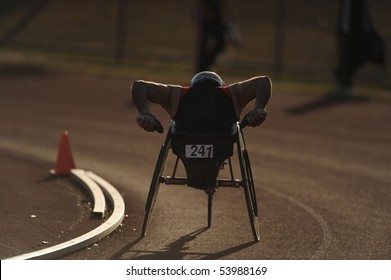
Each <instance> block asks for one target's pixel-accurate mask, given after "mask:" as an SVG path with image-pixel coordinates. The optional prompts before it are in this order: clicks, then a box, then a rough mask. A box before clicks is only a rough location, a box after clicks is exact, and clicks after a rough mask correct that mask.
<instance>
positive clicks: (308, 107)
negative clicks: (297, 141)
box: [286, 94, 370, 115]
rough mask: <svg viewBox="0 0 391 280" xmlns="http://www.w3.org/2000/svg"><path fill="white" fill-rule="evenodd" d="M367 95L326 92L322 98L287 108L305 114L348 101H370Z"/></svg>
mask: <svg viewBox="0 0 391 280" xmlns="http://www.w3.org/2000/svg"><path fill="white" fill-rule="evenodd" d="M369 100H370V98H369V97H367V96H338V95H332V94H325V95H324V96H321V97H320V98H316V99H314V100H310V101H308V102H306V103H304V104H301V105H297V106H293V107H290V108H288V109H287V110H286V112H287V113H289V114H293V115H294V114H304V113H308V112H310V111H314V110H320V109H325V108H328V107H331V106H336V105H341V104H346V103H362V102H367V101H369Z"/></svg>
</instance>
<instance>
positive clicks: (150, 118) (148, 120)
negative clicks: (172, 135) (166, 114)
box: [137, 112, 163, 133]
mask: <svg viewBox="0 0 391 280" xmlns="http://www.w3.org/2000/svg"><path fill="white" fill-rule="evenodd" d="M137 123H138V125H139V126H140V127H142V128H143V129H144V130H145V131H148V132H154V131H157V132H159V133H163V126H162V124H161V123H160V122H159V120H158V119H157V118H156V117H155V116H154V115H153V114H151V113H145V112H144V113H140V114H139V115H138V117H137Z"/></svg>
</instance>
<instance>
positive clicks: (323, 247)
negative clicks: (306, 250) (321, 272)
mask: <svg viewBox="0 0 391 280" xmlns="http://www.w3.org/2000/svg"><path fill="white" fill-rule="evenodd" d="M262 189H265V190H266V191H268V192H270V193H273V194H275V195H277V196H280V197H282V198H283V199H286V200H288V201H290V202H292V203H293V204H296V205H297V206H299V207H300V208H302V209H304V210H305V211H306V212H308V213H309V214H310V215H311V216H312V217H313V218H314V219H315V220H316V221H317V222H318V223H319V225H320V227H321V229H322V232H323V239H322V242H321V244H320V246H319V247H318V249H317V250H316V252H315V253H314V254H313V255H312V256H311V258H310V259H313V260H319V259H320V258H321V257H322V255H323V254H324V253H325V252H326V251H327V249H328V247H329V246H330V244H331V240H332V239H333V236H332V233H331V229H330V227H329V225H328V224H327V222H326V221H325V220H324V219H323V217H322V216H321V215H320V214H318V213H317V212H316V211H315V210H314V209H312V208H311V207H309V206H308V205H305V204H303V203H301V202H300V201H298V200H296V199H294V198H292V197H290V196H288V195H286V194H283V193H281V192H279V191H276V190H272V189H270V188H265V187H263V188H262Z"/></svg>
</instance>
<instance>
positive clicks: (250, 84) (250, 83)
mask: <svg viewBox="0 0 391 280" xmlns="http://www.w3.org/2000/svg"><path fill="white" fill-rule="evenodd" d="M228 88H229V91H230V92H231V95H232V100H233V101H234V104H235V110H236V113H237V115H238V117H239V118H240V115H241V114H242V112H243V110H244V108H245V107H246V106H247V105H248V104H249V103H250V102H251V101H252V100H254V99H255V105H254V109H253V110H252V111H250V112H249V117H250V123H249V125H250V126H258V125H260V124H261V123H262V122H263V121H264V120H265V119H266V116H267V114H266V111H265V109H266V105H267V103H268V102H269V99H270V97H271V94H272V83H271V80H270V78H269V77H268V76H257V77H253V78H250V79H248V80H245V81H241V82H238V83H234V84H231V85H229V86H228Z"/></svg>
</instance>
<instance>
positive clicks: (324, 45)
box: [0, 0, 391, 90]
mask: <svg viewBox="0 0 391 280" xmlns="http://www.w3.org/2000/svg"><path fill="white" fill-rule="evenodd" d="M368 3H369V13H370V15H371V16H372V22H373V26H374V27H375V29H376V31H377V32H378V33H379V34H380V35H381V36H382V38H383V40H384V42H385V45H386V53H387V54H389V53H390V46H391V44H390V43H391V29H390V27H391V19H390V16H389V14H390V11H391V1H389V0H369V1H368ZM195 5H196V4H195V1H194V0H167V1H160V0H143V1H137V0H134V1H133V0H83V1H76V0H28V1H26V0H0V68H1V69H2V71H1V73H3V74H4V73H7V72H10V71H11V72H12V71H15V69H16V68H15V65H19V68H18V69H19V71H20V70H21V68H23V67H25V68H26V67H27V68H29V69H32V68H34V69H36V71H45V69H50V68H53V69H62V70H64V71H65V70H67V71H70V72H76V73H77V72H80V71H82V72H84V71H90V72H97V73H105V74H118V75H125V76H127V77H129V78H131V79H140V78H142V79H154V80H158V81H161V82H175V83H180V82H182V83H183V82H187V81H188V80H189V77H191V76H192V75H193V74H194V73H195V71H196V68H195V65H196V59H197V58H196V57H197V55H196V46H197V25H196V12H195V10H196V8H195ZM338 5H339V1H338V0H295V1H288V0H278V1H266V0H242V1H229V3H228V5H227V7H226V8H227V9H226V12H227V14H228V17H229V20H230V21H231V22H232V23H234V25H235V26H236V28H237V30H238V31H239V34H240V37H241V44H240V46H239V47H238V46H235V45H232V44H231V45H230V44H228V45H227V46H226V48H225V49H224V51H222V52H221V53H220V54H219V56H218V57H217V59H216V60H215V62H214V63H213V66H212V67H211V70H214V71H217V72H219V73H221V74H222V75H227V76H229V77H230V78H229V81H228V82H232V81H234V80H235V79H240V78H243V77H249V76H253V75H259V74H268V75H270V76H271V77H272V78H273V79H274V80H276V79H277V80H285V81H298V82H300V81H302V82H305V83H316V84H323V85H326V87H327V86H330V88H332V87H333V83H334V77H333V69H334V67H335V66H336V63H337V54H336V46H337V20H338ZM386 59H387V63H386V65H389V61H390V59H389V56H387V57H386ZM22 65H24V66H23V67H22ZM39 69H40V70H39ZM231 79H232V80H231ZM390 80H391V79H390V75H389V73H388V72H387V71H386V69H385V68H384V67H378V66H377V65H373V64H371V63H368V64H365V65H364V66H363V67H361V68H360V70H359V72H358V73H357V75H356V77H355V82H354V86H355V87H360V86H361V87H365V86H371V87H378V88H381V89H383V90H388V89H389V88H391V81H390ZM325 90H326V89H325Z"/></svg>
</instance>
